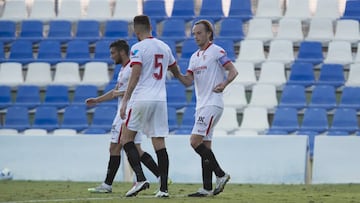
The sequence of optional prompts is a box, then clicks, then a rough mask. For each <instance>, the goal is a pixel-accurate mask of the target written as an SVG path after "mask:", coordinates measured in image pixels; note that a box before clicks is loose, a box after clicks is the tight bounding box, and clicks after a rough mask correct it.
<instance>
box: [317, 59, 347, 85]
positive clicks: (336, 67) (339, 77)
mask: <svg viewBox="0 0 360 203" xmlns="http://www.w3.org/2000/svg"><path fill="white" fill-rule="evenodd" d="M344 83H345V75H344V67H343V66H342V65H341V64H323V65H322V67H321V69H320V75H319V78H318V80H317V81H316V84H317V85H332V86H334V87H336V88H337V87H340V86H342V85H343V84H344Z"/></svg>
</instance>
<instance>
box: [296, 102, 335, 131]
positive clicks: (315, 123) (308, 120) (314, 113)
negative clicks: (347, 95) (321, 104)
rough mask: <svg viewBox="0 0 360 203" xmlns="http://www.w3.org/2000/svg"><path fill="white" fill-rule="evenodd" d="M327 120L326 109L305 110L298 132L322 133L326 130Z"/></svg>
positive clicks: (327, 126)
mask: <svg viewBox="0 0 360 203" xmlns="http://www.w3.org/2000/svg"><path fill="white" fill-rule="evenodd" d="M328 128H329V125H328V118H327V112H326V109H323V108H306V109H305V111H304V118H303V120H302V124H301V126H300V130H302V131H304V130H306V131H315V132H317V133H322V132H324V131H326V130H328Z"/></svg>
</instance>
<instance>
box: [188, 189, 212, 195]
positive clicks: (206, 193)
mask: <svg viewBox="0 0 360 203" xmlns="http://www.w3.org/2000/svg"><path fill="white" fill-rule="evenodd" d="M212 195H213V192H212V191H211V190H205V189H204V188H199V190H198V191H197V192H195V193H191V194H188V197H209V196H212Z"/></svg>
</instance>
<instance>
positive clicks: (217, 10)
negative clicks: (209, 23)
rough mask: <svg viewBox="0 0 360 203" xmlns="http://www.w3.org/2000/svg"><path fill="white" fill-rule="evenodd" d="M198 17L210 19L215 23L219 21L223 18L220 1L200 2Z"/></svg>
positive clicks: (208, 0) (205, 0)
mask: <svg viewBox="0 0 360 203" xmlns="http://www.w3.org/2000/svg"><path fill="white" fill-rule="evenodd" d="M199 17H201V18H203V17H211V18H213V19H214V21H215V22H217V21H219V20H221V19H222V18H223V17H224V12H223V10H222V1H219V0H202V4H201V7H200V13H199Z"/></svg>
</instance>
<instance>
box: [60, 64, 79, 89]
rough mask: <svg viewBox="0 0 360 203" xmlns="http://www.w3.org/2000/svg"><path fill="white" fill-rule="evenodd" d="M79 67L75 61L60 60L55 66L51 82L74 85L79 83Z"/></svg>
mask: <svg viewBox="0 0 360 203" xmlns="http://www.w3.org/2000/svg"><path fill="white" fill-rule="evenodd" d="M80 82H81V79H80V68H79V64H77V63H75V62H60V63H58V64H56V66H55V74H54V80H53V84H56V85H66V86H74V85H77V84H80Z"/></svg>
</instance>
